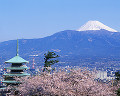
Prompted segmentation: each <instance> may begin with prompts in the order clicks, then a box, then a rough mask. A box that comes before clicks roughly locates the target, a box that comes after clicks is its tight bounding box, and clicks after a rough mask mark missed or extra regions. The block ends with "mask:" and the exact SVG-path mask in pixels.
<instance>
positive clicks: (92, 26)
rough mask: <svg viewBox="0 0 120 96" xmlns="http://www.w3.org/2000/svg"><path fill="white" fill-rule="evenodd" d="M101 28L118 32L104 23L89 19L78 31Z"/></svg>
mask: <svg viewBox="0 0 120 96" xmlns="http://www.w3.org/2000/svg"><path fill="white" fill-rule="evenodd" d="M101 29H104V30H107V31H111V32H117V31H116V30H114V29H112V28H110V27H108V26H106V25H104V24H102V23H101V22H99V21H88V22H87V23H86V24H84V25H83V26H81V27H80V28H79V29H78V30H77V31H87V30H101Z"/></svg>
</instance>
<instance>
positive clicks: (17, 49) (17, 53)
mask: <svg viewBox="0 0 120 96" xmlns="http://www.w3.org/2000/svg"><path fill="white" fill-rule="evenodd" d="M18 51H19V50H18V39H17V54H16V55H17V56H18V55H19V54H18Z"/></svg>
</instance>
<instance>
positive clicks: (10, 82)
mask: <svg viewBox="0 0 120 96" xmlns="http://www.w3.org/2000/svg"><path fill="white" fill-rule="evenodd" d="M2 83H21V82H18V81H8V80H6V81H2Z"/></svg>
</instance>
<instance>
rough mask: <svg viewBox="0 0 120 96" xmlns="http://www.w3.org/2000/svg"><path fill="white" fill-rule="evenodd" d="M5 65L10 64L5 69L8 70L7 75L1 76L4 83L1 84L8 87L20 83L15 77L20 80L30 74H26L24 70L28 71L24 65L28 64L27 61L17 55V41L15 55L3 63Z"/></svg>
mask: <svg viewBox="0 0 120 96" xmlns="http://www.w3.org/2000/svg"><path fill="white" fill-rule="evenodd" d="M5 63H12V64H11V66H10V67H7V68H5V69H7V70H9V72H8V73H5V74H3V76H4V81H2V83H4V84H6V86H8V85H18V84H19V83H21V82H18V81H16V80H15V78H16V77H18V78H20V77H23V76H29V75H30V74H28V73H26V72H25V70H26V69H28V67H27V66H25V65H24V63H28V61H26V60H24V59H23V58H21V57H20V56H19V54H18V40H17V54H16V56H15V57H13V58H12V59H10V60H8V61H5Z"/></svg>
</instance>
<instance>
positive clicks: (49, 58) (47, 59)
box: [43, 51, 59, 72]
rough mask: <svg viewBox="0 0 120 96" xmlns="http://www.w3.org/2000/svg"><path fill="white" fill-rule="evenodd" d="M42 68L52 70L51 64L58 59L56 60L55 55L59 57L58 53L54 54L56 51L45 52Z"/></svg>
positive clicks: (47, 70)
mask: <svg viewBox="0 0 120 96" xmlns="http://www.w3.org/2000/svg"><path fill="white" fill-rule="evenodd" d="M44 56H45V57H44V60H45V62H44V69H43V72H45V71H46V72H51V71H52V70H54V68H51V65H54V64H55V63H58V62H59V61H58V60H56V58H57V57H59V56H58V55H56V53H54V52H49V51H48V52H47V53H45V54H44Z"/></svg>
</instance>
